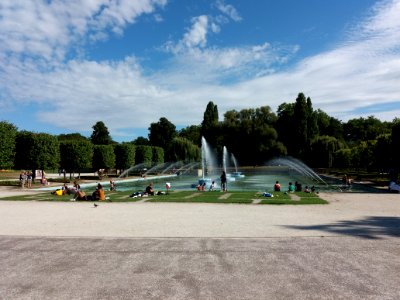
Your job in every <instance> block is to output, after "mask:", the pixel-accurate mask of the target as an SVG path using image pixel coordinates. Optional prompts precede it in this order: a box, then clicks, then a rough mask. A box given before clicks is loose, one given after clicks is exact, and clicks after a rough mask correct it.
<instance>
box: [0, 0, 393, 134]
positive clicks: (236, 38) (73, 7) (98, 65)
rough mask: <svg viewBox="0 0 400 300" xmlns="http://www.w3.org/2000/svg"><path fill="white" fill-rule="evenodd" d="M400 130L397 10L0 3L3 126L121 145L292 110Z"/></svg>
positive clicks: (220, 1)
mask: <svg viewBox="0 0 400 300" xmlns="http://www.w3.org/2000/svg"><path fill="white" fill-rule="evenodd" d="M299 92H304V93H305V94H306V96H309V97H311V99H312V101H313V105H314V108H320V109H322V110H324V111H325V112H327V113H328V114H329V115H331V116H334V117H337V118H339V119H340V120H343V121H347V120H348V119H351V118H358V117H367V116H370V115H374V116H375V117H377V118H379V119H381V120H389V121H391V120H393V119H394V118H395V117H400V0H382V1H377V0H335V1H322V0H279V1H277V0H248V1H244V0H1V1H0V120H4V121H8V122H11V123H13V124H14V125H16V126H17V127H18V128H19V129H20V130H22V129H25V130H31V131H36V132H48V133H52V134H59V133H70V132H80V133H82V134H84V135H87V136H88V135H90V133H91V131H92V128H91V127H92V126H93V125H94V124H95V123H96V122H97V121H100V120H101V121H103V122H104V123H105V124H106V126H107V127H108V128H109V130H110V133H111V135H112V137H113V138H114V139H115V140H117V141H130V140H133V139H135V138H136V137H138V136H141V135H142V136H147V134H148V130H147V128H148V127H149V125H150V123H152V122H157V121H158V120H159V118H160V117H166V118H167V119H168V120H170V121H171V122H172V123H174V124H175V125H176V126H177V127H178V128H182V127H185V126H187V125H193V124H200V123H201V121H202V118H203V113H204V110H205V107H206V105H207V103H208V102H209V101H213V102H214V103H215V104H217V105H218V110H219V113H220V118H221V119H222V118H223V113H224V112H225V111H227V110H231V109H236V110H240V109H242V108H251V107H252V108H255V107H259V106H264V105H269V106H270V107H271V108H272V109H273V111H276V109H277V107H278V105H279V104H281V103H283V102H293V101H294V100H295V99H296V96H297V94H298V93H299Z"/></svg>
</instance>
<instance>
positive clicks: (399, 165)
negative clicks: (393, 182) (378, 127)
mask: <svg viewBox="0 0 400 300" xmlns="http://www.w3.org/2000/svg"><path fill="white" fill-rule="evenodd" d="M392 149H393V154H394V155H393V163H394V167H395V168H396V169H397V171H399V170H400V156H399V153H400V119H395V120H394V121H393V127H392Z"/></svg>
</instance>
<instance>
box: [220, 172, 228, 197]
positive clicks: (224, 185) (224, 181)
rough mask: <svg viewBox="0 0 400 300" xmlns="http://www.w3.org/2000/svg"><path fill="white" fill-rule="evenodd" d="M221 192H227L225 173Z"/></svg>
mask: <svg viewBox="0 0 400 300" xmlns="http://www.w3.org/2000/svg"><path fill="white" fill-rule="evenodd" d="M221 191H223V192H226V191H227V186H226V173H225V171H222V174H221Z"/></svg>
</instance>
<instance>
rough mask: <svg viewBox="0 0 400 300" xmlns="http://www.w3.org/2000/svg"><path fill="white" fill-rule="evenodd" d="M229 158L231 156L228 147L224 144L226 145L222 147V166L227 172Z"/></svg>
mask: <svg viewBox="0 0 400 300" xmlns="http://www.w3.org/2000/svg"><path fill="white" fill-rule="evenodd" d="M228 158H229V156H228V150H227V149H226V147H225V146H224V147H223V148H222V168H223V169H224V171H225V173H227V172H226V166H227V164H228Z"/></svg>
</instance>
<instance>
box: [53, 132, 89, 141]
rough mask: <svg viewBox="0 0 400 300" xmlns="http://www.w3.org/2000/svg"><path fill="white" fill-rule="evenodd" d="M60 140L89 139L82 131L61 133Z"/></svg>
mask: <svg viewBox="0 0 400 300" xmlns="http://www.w3.org/2000/svg"><path fill="white" fill-rule="evenodd" d="M57 138H58V140H59V141H60V142H62V141H88V138H87V137H84V136H83V135H81V134H80V133H77V132H76V133H67V134H59V135H58V136H57Z"/></svg>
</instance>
